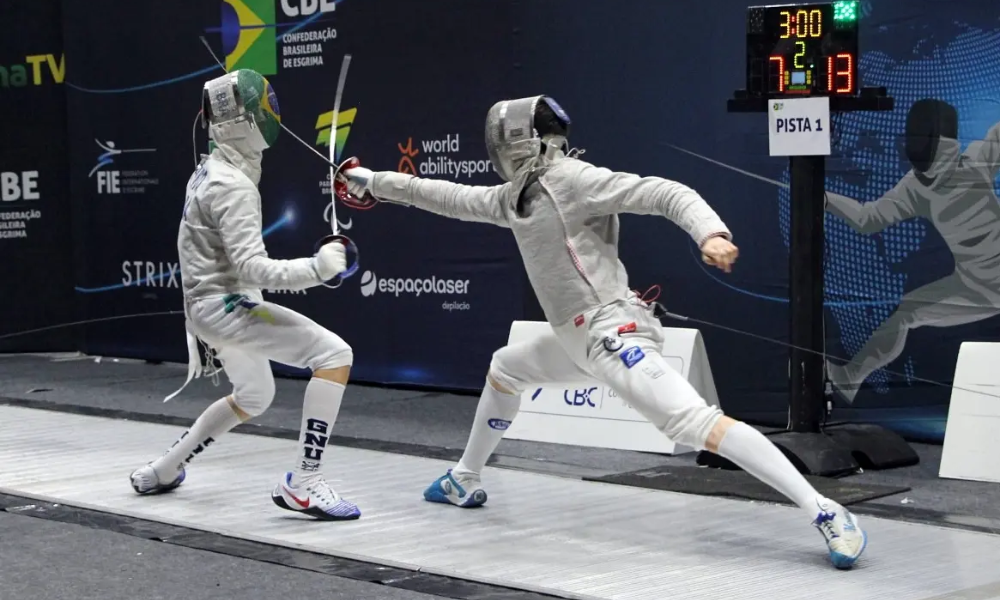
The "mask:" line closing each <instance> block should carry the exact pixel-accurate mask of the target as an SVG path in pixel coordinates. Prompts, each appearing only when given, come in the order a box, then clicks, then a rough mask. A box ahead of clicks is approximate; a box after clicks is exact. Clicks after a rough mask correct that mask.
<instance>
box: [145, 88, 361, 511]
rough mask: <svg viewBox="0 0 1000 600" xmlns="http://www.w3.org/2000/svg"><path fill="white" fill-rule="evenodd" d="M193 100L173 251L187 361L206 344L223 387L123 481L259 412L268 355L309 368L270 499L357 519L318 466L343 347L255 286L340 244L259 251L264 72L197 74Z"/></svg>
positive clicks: (326, 272) (293, 283) (313, 263)
mask: <svg viewBox="0 0 1000 600" xmlns="http://www.w3.org/2000/svg"><path fill="white" fill-rule="evenodd" d="M203 100H204V101H203V108H202V110H203V118H204V119H205V121H206V122H207V125H208V129H209V137H210V140H211V153H210V154H209V155H208V156H203V157H202V160H201V162H200V164H199V165H198V167H197V169H196V170H195V172H194V174H193V175H192V176H191V178H190V180H189V181H188V187H187V197H186V199H185V202H184V213H183V217H182V218H181V224H180V233H179V235H178V240H177V250H178V252H179V254H180V267H181V279H182V283H183V287H184V312H185V316H186V319H187V329H188V347H189V352H191V353H192V356H191V360H192V361H198V360H199V358H198V345H197V342H196V341H195V336H196V337H197V338H200V339H201V340H202V341H203V342H204V343H205V344H206V345H208V346H210V347H212V348H214V349H215V350H216V351H217V353H218V358H219V360H220V361H221V362H222V365H223V367H224V369H225V371H226V375H227V376H228V377H229V380H230V381H231V382H232V384H233V390H232V393H231V394H229V395H228V396H226V397H225V398H222V399H220V400H217V401H216V402H215V403H214V404H212V405H211V406H209V407H208V408H207V409H206V410H205V412H203V413H202V414H201V416H200V417H198V420H197V421H196V422H195V423H194V425H192V426H191V428H190V429H189V430H188V431H186V432H184V434H183V435H181V437H180V439H178V440H177V441H176V442H175V443H174V445H173V446H172V447H171V448H170V449H169V450H168V451H167V453H166V454H165V455H164V456H161V457H160V458H158V459H157V460H155V461H154V462H152V463H151V464H149V465H146V466H144V467H141V468H139V469H138V470H136V471H135V472H134V473H132V477H131V480H132V487H133V488H134V489H135V491H136V492H138V493H140V494H150V493H158V492H164V491H169V490H172V489H174V488H176V487H177V486H179V485H180V484H181V483H182V482H183V481H184V478H185V473H186V472H185V467H186V466H187V464H188V463H189V462H190V461H191V460H192V459H193V458H194V457H195V456H198V455H199V454H200V453H201V452H202V451H203V450H205V449H206V448H207V447H208V446H209V445H211V444H212V443H214V442H216V441H217V440H218V439H219V436H221V435H222V434H224V433H226V432H227V431H229V430H230V429H232V428H233V427H235V426H236V425H237V424H238V423H240V422H243V421H247V420H249V419H252V418H253V417H256V416H258V415H260V414H261V413H263V412H264V411H265V410H266V409H267V408H268V406H270V404H271V400H272V399H273V398H274V391H275V390H274V377H273V375H272V374H271V366H270V363H269V359H270V360H274V361H276V362H280V363H283V364H287V365H292V366H296V367H299V368H309V369H311V370H312V379H311V380H310V381H309V384H308V385H307V386H306V391H305V399H304V401H303V405H302V429H301V433H300V436H299V444H298V449H297V456H296V457H295V461H296V462H295V467H294V469H293V470H291V471H289V472H287V473H285V474H284V475H283V476H282V477H281V480H280V481H279V482H278V484H277V486H276V487H275V488H274V491H273V492H272V493H271V498H272V500H273V501H274V503H275V504H277V505H278V506H280V507H281V508H284V509H287V510H292V511H297V512H302V513H305V514H308V515H311V516H313V517H316V518H318V519H325V520H339V519H356V518H358V517H359V516H360V512H359V510H358V508H357V507H356V506H355V505H354V504H352V503H350V502H348V501H346V500H344V499H342V498H341V497H340V496H339V495H338V494H337V493H336V492H335V491H334V490H333V489H332V488H331V487H330V485H329V484H328V483H327V482H326V480H325V479H324V477H323V474H322V467H323V458H324V453H326V452H327V449H326V445H327V442H328V440H329V436H330V432H331V429H332V428H333V425H334V422H335V421H336V420H337V414H338V412H339V411H340V403H341V399H342V398H343V395H344V387H345V386H346V385H347V380H348V376H349V374H350V368H351V364H352V362H353V354H352V352H351V348H350V346H348V345H347V344H346V343H345V342H344V340H342V339H341V338H340V337H339V336H337V335H336V334H334V333H331V332H330V331H327V330H326V329H324V328H323V327H321V326H320V325H318V324H317V323H315V322H313V321H312V320H310V319H307V318H306V317H304V316H302V315H300V314H298V313H296V312H294V311H291V310H289V309H287V308H284V307H281V306H278V305H277V304H273V303H270V302H265V301H264V300H263V297H262V294H261V289H262V288H264V289H280V290H302V289H306V288H310V287H313V286H317V285H320V284H321V283H323V282H325V281H329V280H331V279H333V278H334V277H335V276H337V275H338V274H340V273H342V272H344V270H345V267H346V256H345V252H344V246H343V244H340V243H331V244H326V245H324V246H322V247H321V248H320V250H319V251H318V252H317V254H316V255H315V256H312V257H308V258H299V259H295V260H275V259H272V258H269V257H268V255H267V251H266V250H265V248H264V242H263V239H262V234H261V204H260V203H261V198H260V193H259V191H258V190H257V185H258V182H259V181H260V176H261V158H262V154H263V151H264V150H265V149H266V148H269V147H270V146H272V145H273V144H274V141H275V139H276V138H277V136H278V132H279V131H280V113H279V110H278V103H277V99H276V97H275V95H274V92H273V90H272V89H271V86H270V84H269V83H268V82H267V80H266V79H264V77H262V76H261V75H260V74H258V73H256V72H254V71H250V70H240V71H235V72H233V73H230V74H228V75H224V76H222V77H219V78H217V79H214V80H212V81H209V82H208V83H206V84H205V88H204V98H203ZM189 373H190V371H189ZM189 380H190V376H189ZM288 458H289V459H292V457H291V456H289V457H288Z"/></svg>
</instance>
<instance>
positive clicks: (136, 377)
mask: <svg viewBox="0 0 1000 600" xmlns="http://www.w3.org/2000/svg"><path fill="white" fill-rule="evenodd" d="M184 375H185V371H184V368H183V367H182V366H181V365H176V364H164V365H150V364H146V363H142V362H138V361H116V360H114V359H107V358H105V359H102V360H101V361H100V362H96V361H95V359H93V358H88V359H85V360H66V361H62V362H53V360H52V358H51V357H36V356H23V355H0V396H7V397H12V398H28V399H39V400H46V401H49V402H55V403H59V404H65V405H76V406H87V407H100V408H112V409H120V410H128V411H134V412H139V413H144V414H162V415H171V416H178V417H185V418H191V419H193V418H195V417H197V416H198V414H200V412H201V411H202V410H203V409H204V408H205V407H206V406H207V405H208V404H209V403H210V402H211V401H212V400H214V399H216V398H218V397H220V396H222V395H224V394H226V393H228V387H227V384H226V381H225V378H224V376H223V378H222V380H221V382H220V386H219V387H213V385H212V383H211V382H210V381H208V380H198V381H195V382H194V383H192V385H190V386H189V387H188V388H187V389H186V390H185V391H184V393H183V394H182V395H181V396H180V397H178V398H175V399H174V400H172V401H170V402H169V403H166V404H164V403H163V401H162V399H163V397H164V396H166V395H168V394H169V393H170V392H172V391H173V390H175V389H176V388H177V387H178V386H179V385H180V384H181V383H182V382H183V379H184ZM305 383H306V382H305V381H302V380H289V379H279V380H278V384H277V389H278V391H277V396H276V398H275V402H274V404H273V405H272V407H271V409H270V410H269V411H268V412H267V413H265V414H264V415H262V416H261V417H260V418H258V419H257V420H256V421H255V422H257V423H259V424H261V425H267V426H272V427H279V428H283V429H289V430H297V429H298V427H299V423H300V410H301V398H302V392H303V390H304V388H305ZM42 390H44V391H42ZM476 401H477V398H476V397H474V396H467V395H454V394H447V393H438V392H422V391H405V390H390V389H384V388H377V387H366V386H360V385H351V386H349V387H348V390H347V394H346V396H345V399H344V405H343V408H342V411H341V415H340V418H339V420H338V422H337V431H336V432H337V433H338V434H339V435H342V436H348V437H357V438H367V439H374V440H386V441H392V442H406V443H413V444H420V445H425V446H429V447H435V448H452V449H461V448H462V447H464V445H465V440H466V436H467V434H468V428H469V424H470V423H471V421H472V417H473V415H474V413H475V408H476ZM723 407H724V405H723ZM914 448H915V449H916V450H917V452H918V454H919V455H920V456H921V464H919V465H917V466H914V467H908V468H904V469H895V470H892V471H885V472H868V473H862V474H859V475H854V476H853V478H854V479H856V480H857V481H859V482H869V483H887V484H895V485H904V486H910V487H912V488H913V490H912V491H911V492H908V493H907V494H905V495H897V496H890V497H887V498H882V499H879V500H875V501H872V502H873V503H874V504H878V505H883V506H885V505H888V506H892V507H894V508H897V509H899V510H902V511H908V510H913V511H921V510H931V511H938V512H943V513H948V514H950V515H954V516H957V517H961V516H969V517H981V518H989V519H1000V486H997V485H996V484H989V483H977V482H968V481H949V480H943V479H939V478H938V476H937V471H938V465H939V464H940V460H941V447H940V446H931V445H924V444H916V445H914ZM499 454H500V455H502V456H501V458H502V459H503V460H505V461H507V462H508V463H509V464H511V465H512V466H516V467H519V468H525V469H529V470H534V471H546V470H551V469H558V470H563V471H566V472H572V473H576V474H581V475H583V474H589V475H596V474H606V473H617V472H622V471H632V470H637V469H644V468H650V467H654V466H657V465H664V464H693V461H694V455H686V456H683V457H679V458H672V457H666V456H659V455H653V454H645V453H640V452H624V451H615V450H603V449H592V448H580V447H574V446H561V445H556V444H539V443H534V442H520V441H511V440H504V441H503V442H502V443H501V445H500V449H499Z"/></svg>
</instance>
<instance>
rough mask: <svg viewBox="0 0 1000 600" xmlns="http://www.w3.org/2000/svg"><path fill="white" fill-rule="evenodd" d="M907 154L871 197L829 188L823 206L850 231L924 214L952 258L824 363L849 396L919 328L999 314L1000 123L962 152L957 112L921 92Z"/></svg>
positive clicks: (833, 380)
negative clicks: (892, 178)
mask: <svg viewBox="0 0 1000 600" xmlns="http://www.w3.org/2000/svg"><path fill="white" fill-rule="evenodd" d="M905 141H906V145H905V153H906V158H907V160H908V161H909V163H910V165H911V166H912V169H911V170H910V171H909V172H908V173H907V174H906V175H905V176H904V177H903V179H902V180H900V182H899V183H898V184H897V185H896V186H895V187H894V188H893V189H892V190H890V191H889V192H887V193H886V194H885V195H884V196H882V197H881V198H879V199H878V200H876V201H874V202H867V203H863V204H862V203H860V202H858V201H857V200H853V199H851V198H847V197H844V196H840V195H838V194H832V193H830V194H828V195H827V198H828V200H827V206H826V210H827V212H829V213H831V214H833V215H836V216H838V217H840V218H841V219H844V220H845V221H846V222H847V223H848V224H849V225H850V226H851V227H852V228H853V229H854V230H855V231H858V232H859V233H863V234H874V233H878V232H880V231H882V230H884V229H886V228H888V227H890V226H892V225H894V224H896V223H899V222H901V221H904V220H907V219H914V218H923V219H927V220H928V221H930V222H931V223H932V224H933V226H934V227H935V228H936V229H937V231H938V232H939V233H940V234H941V237H943V238H944V240H945V243H946V244H947V246H948V249H949V250H951V253H952V255H953V256H954V259H955V270H954V272H952V274H951V275H948V276H947V277H944V278H942V279H940V280H938V281H935V282H933V283H930V284H928V285H925V286H923V287H920V288H917V289H915V290H913V291H912V292H910V293H908V294H906V295H904V296H903V298H902V300H901V301H900V304H899V307H898V308H897V309H896V311H895V312H894V313H893V314H892V315H891V316H890V317H889V318H888V319H886V320H885V321H884V322H883V323H882V324H881V325H880V326H879V328H878V329H877V330H876V331H875V333H873V334H872V336H871V338H869V339H868V342H867V343H866V344H865V345H864V347H863V348H862V349H861V350H860V351H859V352H858V353H857V354H856V355H855V356H854V359H853V360H852V361H851V362H850V363H848V364H846V365H835V364H833V363H831V362H828V363H827V372H828V375H829V378H830V381H831V383H832V385H833V388H834V390H835V391H836V392H837V393H838V394H839V395H840V396H841V397H842V398H843V399H844V400H845V401H847V402H848V403H853V402H854V398H855V396H856V395H857V393H858V389H859V388H860V387H861V384H862V383H863V382H864V381H865V379H867V378H868V376H869V375H871V374H872V373H873V372H874V371H876V370H878V369H880V368H882V367H884V366H887V365H888V364H889V363H891V362H892V361H894V360H895V359H896V358H898V357H899V355H900V354H901V353H902V352H903V347H904V346H905V344H906V336H907V333H908V332H909V331H910V330H911V329H915V328H917V327H952V326H955V325H964V324H967V323H974V322H976V321H981V320H983V319H987V318H989V317H992V316H995V315H998V314H1000V199H998V198H997V194H996V189H995V185H996V178H997V173H998V171H1000V123H998V124H996V125H994V126H993V127H992V128H991V129H990V131H989V133H987V135H986V138H985V139H983V140H978V141H975V142H972V143H971V144H969V146H968V148H966V150H965V152H962V151H961V145H960V143H959V141H958V111H957V110H956V109H955V107H953V106H951V105H950V104H948V103H947V102H944V101H942V100H937V99H931V98H927V99H923V100H919V101H917V102H916V103H914V105H913V107H912V108H911V109H910V112H909V114H908V115H907V119H906V137H905Z"/></svg>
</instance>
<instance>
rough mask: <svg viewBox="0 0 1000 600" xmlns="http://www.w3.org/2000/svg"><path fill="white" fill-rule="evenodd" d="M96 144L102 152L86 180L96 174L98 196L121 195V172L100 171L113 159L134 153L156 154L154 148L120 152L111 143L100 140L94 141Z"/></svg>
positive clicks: (120, 150) (113, 160)
mask: <svg viewBox="0 0 1000 600" xmlns="http://www.w3.org/2000/svg"><path fill="white" fill-rule="evenodd" d="M94 142H96V143H97V147H98V148H100V149H101V150H104V153H102V154H101V155H100V156H98V157H97V164H96V165H94V168H93V169H91V170H90V173H89V174H88V175H87V178H88V179H90V178H91V177H93V176H94V173H97V193H98V194H121V193H122V189H121V171H117V170H116V171H102V170H101V169H102V168H103V167H106V166H108V165H110V164H114V162H115V157H117V156H121V155H122V154H131V153H134V152H156V149H155V148H136V149H133V150H122V149H121V148H118V147H116V146H115V143H114V142H112V141H110V140H109V141H107V142H103V143H102V142H101V141H100V140H94Z"/></svg>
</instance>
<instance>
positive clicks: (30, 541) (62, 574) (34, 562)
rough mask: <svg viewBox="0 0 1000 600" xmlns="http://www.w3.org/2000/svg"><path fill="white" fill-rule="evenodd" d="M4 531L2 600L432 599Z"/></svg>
mask: <svg viewBox="0 0 1000 600" xmlns="http://www.w3.org/2000/svg"><path fill="white" fill-rule="evenodd" d="M0 532H2V534H0V597H2V598H5V599H6V598H10V599H11V600H13V599H15V598H25V599H28V598H30V599H31V600H70V599H72V600H161V599H162V600H177V599H178V598H183V600H221V599H226V598H239V599H241V600H251V599H257V598H316V599H320V598H322V599H324V600H325V599H330V600H335V599H343V600H360V599H365V600H367V599H371V600H430V599H432V598H435V596H428V595H426V594H418V593H415V592H409V591H405V590H396V589H392V588H387V587H385V586H382V585H378V584H373V583H364V582H357V581H351V580H348V579H343V578H340V577H333V576H330V575H322V574H319V573H311V572H309V571H303V570H299V569H292V568H289V567H282V566H279V565H272V564H267V563H261V562H258V561H253V560H248V559H242V558H232V557H229V556H224V555H221V554H216V553H213V552H206V551H204V550H192V549H188V548H182V547H179V546H173V545H168V544H163V543H160V542H155V541H151V540H143V539H138V538H135V537H131V536H127V535H123V534H118V533H111V532H108V531H99V530H96V529H91V528H89V527H84V526H82V525H73V524H68V523H54V522H49V521H44V520H41V519H36V518H32V517H24V516H18V515H14V514H8V513H0Z"/></svg>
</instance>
